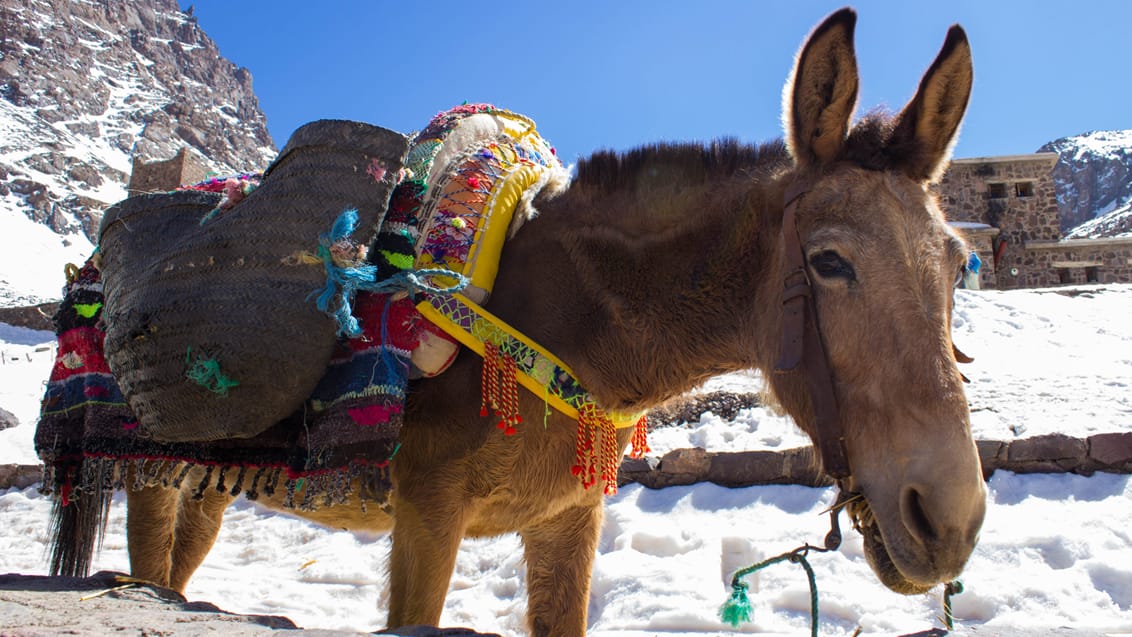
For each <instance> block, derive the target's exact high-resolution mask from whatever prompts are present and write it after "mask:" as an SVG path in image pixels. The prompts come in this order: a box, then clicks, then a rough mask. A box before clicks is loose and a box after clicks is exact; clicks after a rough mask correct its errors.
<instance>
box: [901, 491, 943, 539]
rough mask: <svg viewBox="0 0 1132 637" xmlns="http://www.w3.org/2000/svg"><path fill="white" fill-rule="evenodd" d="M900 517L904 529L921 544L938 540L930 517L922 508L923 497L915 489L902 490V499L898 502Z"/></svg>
mask: <svg viewBox="0 0 1132 637" xmlns="http://www.w3.org/2000/svg"><path fill="white" fill-rule="evenodd" d="M900 516H901V518H902V519H903V521H904V527H905V528H906V529H908V532H909V533H910V534H911V535H912V537H914V538H916V539H917V540H918V541H919V542H920V543H921V544H929V543H931V542H934V541H936V540H937V539H939V536H938V535H937V533H936V530H935V526H934V525H933V524H932V521H931V517H929V516H928V512H927V510H926V509H925V508H924V497H923V495H922V494H921V493H920V490H919V489H917V488H916V487H908V488H906V489H905V490H904V497H903V498H901V500H900Z"/></svg>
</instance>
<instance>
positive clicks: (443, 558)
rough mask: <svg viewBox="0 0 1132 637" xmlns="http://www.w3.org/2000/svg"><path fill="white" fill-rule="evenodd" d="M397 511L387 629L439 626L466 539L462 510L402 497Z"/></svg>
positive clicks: (390, 567)
mask: <svg viewBox="0 0 1132 637" xmlns="http://www.w3.org/2000/svg"><path fill="white" fill-rule="evenodd" d="M393 508H394V510H395V511H396V515H394V518H393V519H394V521H393V533H392V538H393V550H392V553H391V555H390V559H389V620H388V624H387V628H399V627H401V626H412V625H417V624H424V625H428V626H436V625H438V624H439V622H440V613H441V612H442V611H443V610H444V598H445V596H446V595H447V594H448V582H449V580H451V579H452V569H453V568H455V565H456V554H457V553H458V552H459V550H460V540H461V539H463V537H464V523H463V515H462V512H461V511H459V510H458V509H454V508H453V507H444V506H438V507H431V506H430V507H418V506H416V505H414V504H412V503H410V502H407V501H405V500H403V499H400V498H397V499H396V501H395V503H394V506H393Z"/></svg>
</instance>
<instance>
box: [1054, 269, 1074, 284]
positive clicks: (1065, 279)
mask: <svg viewBox="0 0 1132 637" xmlns="http://www.w3.org/2000/svg"><path fill="white" fill-rule="evenodd" d="M1057 281H1058V283H1061V284H1062V285H1068V284H1070V283H1072V282H1073V277H1072V276H1070V274H1069V268H1058V269H1057Z"/></svg>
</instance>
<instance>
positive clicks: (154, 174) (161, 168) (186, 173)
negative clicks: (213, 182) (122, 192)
mask: <svg viewBox="0 0 1132 637" xmlns="http://www.w3.org/2000/svg"><path fill="white" fill-rule="evenodd" d="M207 176H208V168H207V167H206V166H205V163H204V161H203V160H202V159H201V158H200V157H198V156H197V154H196V153H194V152H192V151H190V150H189V149H188V147H187V146H182V147H181V150H179V151H177V154H176V155H174V156H173V157H172V158H171V159H166V160H161V161H151V162H143V161H141V159H139V158H138V157H134V162H133V169H132V171H131V172H130V182H129V183H128V184H127V185H126V191H127V192H128V193H129V196H131V197H133V196H134V195H143V194H146V193H151V192H166V191H169V190H175V189H176V188H177V187H178V186H181V185H184V184H195V183H198V182H201V181H204V180H205V178H206V177H207Z"/></svg>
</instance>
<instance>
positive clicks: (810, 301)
mask: <svg viewBox="0 0 1132 637" xmlns="http://www.w3.org/2000/svg"><path fill="white" fill-rule="evenodd" d="M809 190H810V182H809V180H804V179H798V180H796V181H794V182H793V183H791V184H790V186H789V187H788V188H787V189H786V195H785V197H784V201H785V205H784V210H783V215H782V255H783V257H782V258H783V265H784V267H783V272H784V273H785V277H784V280H783V285H784V287H783V290H782V342H781V344H780V345H779V352H778V362H777V363H776V364H775V366H774V371H775V373H779V374H784V373H788V372H792V371H794V370H795V369H797V367H798V365H799V364H801V365H802V371H803V372H804V373H805V375H806V384H807V385H808V386H809V389H810V404H811V406H812V407H813V412H814V434H815V436H814V437H815V438H816V440H815V441H814V442H815V445H816V446H817V448H818V452H819V453H820V454H821V459H822V466H823V467H824V469H825V472H826V473H828V474H829V475H830V476H831V477H833V478H834V479H835V480H837V481H839V482H840V481H842V480H844V479H845V478H848V477H849V473H850V472H849V458H848V456H847V455H846V453H845V434H844V432H843V431H842V430H841V423H840V418H839V412H838V408H837V396H836V394H834V391H833V375H832V374H831V373H830V371H829V361H828V359H827V357H826V351H825V345H824V344H823V343H822V337H821V330H820V329H819V328H818V313H817V306H816V305H815V304H814V292H813V288H812V287H811V285H810V276H809V271H808V270H807V268H806V253H805V250H803V249H802V242H801V240H800V238H799V237H798V226H797V225H796V223H795V220H794V211H795V209H796V208H797V207H798V200H799V199H801V198H802V195H804V194H806V193H807V192H809Z"/></svg>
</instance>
